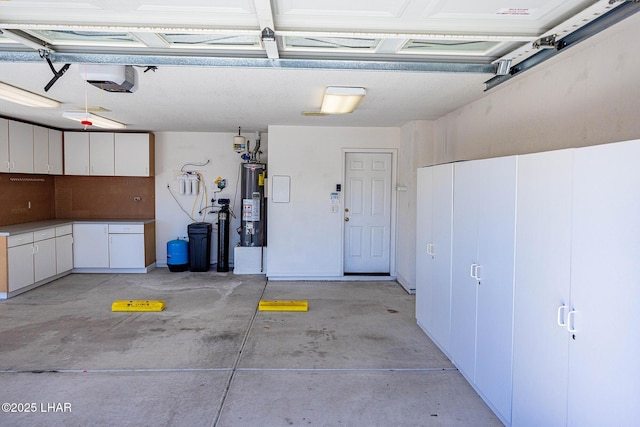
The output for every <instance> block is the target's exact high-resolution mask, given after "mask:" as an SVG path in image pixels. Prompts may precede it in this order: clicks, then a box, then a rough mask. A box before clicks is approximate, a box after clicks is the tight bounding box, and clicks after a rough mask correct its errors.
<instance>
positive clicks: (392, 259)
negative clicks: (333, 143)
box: [340, 148, 398, 279]
mask: <svg viewBox="0 0 640 427" xmlns="http://www.w3.org/2000/svg"><path fill="white" fill-rule="evenodd" d="M347 153H372V154H374V153H375V154H379V153H386V154H391V188H390V191H391V224H390V236H389V246H390V247H389V278H391V279H395V278H396V276H397V271H396V245H397V239H398V236H397V231H396V230H397V224H396V223H397V217H398V215H397V211H398V197H397V175H398V171H397V165H398V150H397V149H396V148H343V149H342V182H343V183H344V184H343V187H344V185H346V176H347V162H346V160H347ZM343 192H344V188H342V193H343ZM340 198H341V200H342V204H341V215H342V218H343V220H342V221H341V226H340V227H341V230H340V232H341V236H342V237H341V240H342V244H341V245H340V259H341V260H342V265H341V266H340V272H341V274H342V276H343V277H344V231H345V227H344V217H345V212H344V196H343V195H341V196H340ZM364 277H366V276H364ZM383 277H386V276H383Z"/></svg>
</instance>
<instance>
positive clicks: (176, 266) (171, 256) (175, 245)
mask: <svg viewBox="0 0 640 427" xmlns="http://www.w3.org/2000/svg"><path fill="white" fill-rule="evenodd" d="M167 267H169V271H187V270H188V269H189V243H188V242H187V241H186V240H180V239H176V240H171V241H169V242H167Z"/></svg>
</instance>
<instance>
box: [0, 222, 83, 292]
mask: <svg viewBox="0 0 640 427" xmlns="http://www.w3.org/2000/svg"><path fill="white" fill-rule="evenodd" d="M66 229H68V230H69V234H68V235H66V236H61V238H65V239H68V240H73V237H72V236H71V234H70V233H71V226H70V225H69V226H62V227H52V228H48V229H43V230H38V231H34V232H27V233H21V234H16V235H11V236H9V237H8V238H7V267H8V274H7V295H3V297H8V296H12V295H16V294H17V293H20V291H24V290H28V289H27V288H29V287H30V286H31V287H33V286H32V285H35V286H39V285H43V284H45V283H47V282H50V281H51V280H54V279H56V278H58V277H61V274H63V273H68V272H70V271H71V269H72V266H69V264H70V262H69V261H68V260H69V259H71V253H70V251H71V246H70V243H69V245H68V246H66V249H63V248H59V247H58V239H59V238H58V237H56V232H57V231H58V230H66ZM59 266H64V269H60V268H59Z"/></svg>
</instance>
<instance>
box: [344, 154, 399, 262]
mask: <svg viewBox="0 0 640 427" xmlns="http://www.w3.org/2000/svg"><path fill="white" fill-rule="evenodd" d="M391 159H392V156H391V153H346V159H345V160H346V162H345V169H346V171H345V189H344V190H345V196H344V200H345V215H344V220H345V227H344V230H345V235H344V272H345V273H389V272H390V253H391V178H392V175H391V170H392V167H391Z"/></svg>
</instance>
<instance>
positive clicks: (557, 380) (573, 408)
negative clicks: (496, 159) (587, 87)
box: [513, 141, 640, 426]
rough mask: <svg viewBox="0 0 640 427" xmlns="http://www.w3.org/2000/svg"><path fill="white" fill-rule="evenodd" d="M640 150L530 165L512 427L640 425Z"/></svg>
mask: <svg viewBox="0 0 640 427" xmlns="http://www.w3.org/2000/svg"><path fill="white" fill-rule="evenodd" d="M639 157H640V141H631V142H624V143H617V144H606V145H600V146H595V147H587V148H579V149H575V150H566V151H559V152H552V153H541V154H538V155H530V156H524V158H523V159H522V161H521V168H520V171H519V178H518V183H519V186H520V188H519V196H518V208H519V209H518V211H519V212H518V234H517V242H518V243H517V257H516V280H517V282H516V295H515V296H516V298H515V304H516V306H515V324H514V328H515V330H514V335H515V339H514V366H513V367H514V374H513V377H514V390H513V425H518V426H520V425H522V426H535V425H548V426H564V425H569V426H586V425H616V426H633V425H637V420H638V419H640V409H639V407H638V405H637V402H636V401H635V400H636V399H635V398H634V397H635V396H639V395H640V383H638V381H637V379H638V378H640V364H639V363H638V360H640V343H639V341H638V339H637V325H638V324H640V312H639V311H638V310H637V307H636V306H637V302H638V301H640V287H638V285H637V278H638V274H639V273H640V271H639V270H640V269H639V268H638V265H639V264H638V258H639V257H640V222H639V221H638V218H639V217H640V199H638V197H635V194H636V193H637V189H638V188H640V172H639V171H638V168H637V166H636V163H637V159H638V158H639Z"/></svg>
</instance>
